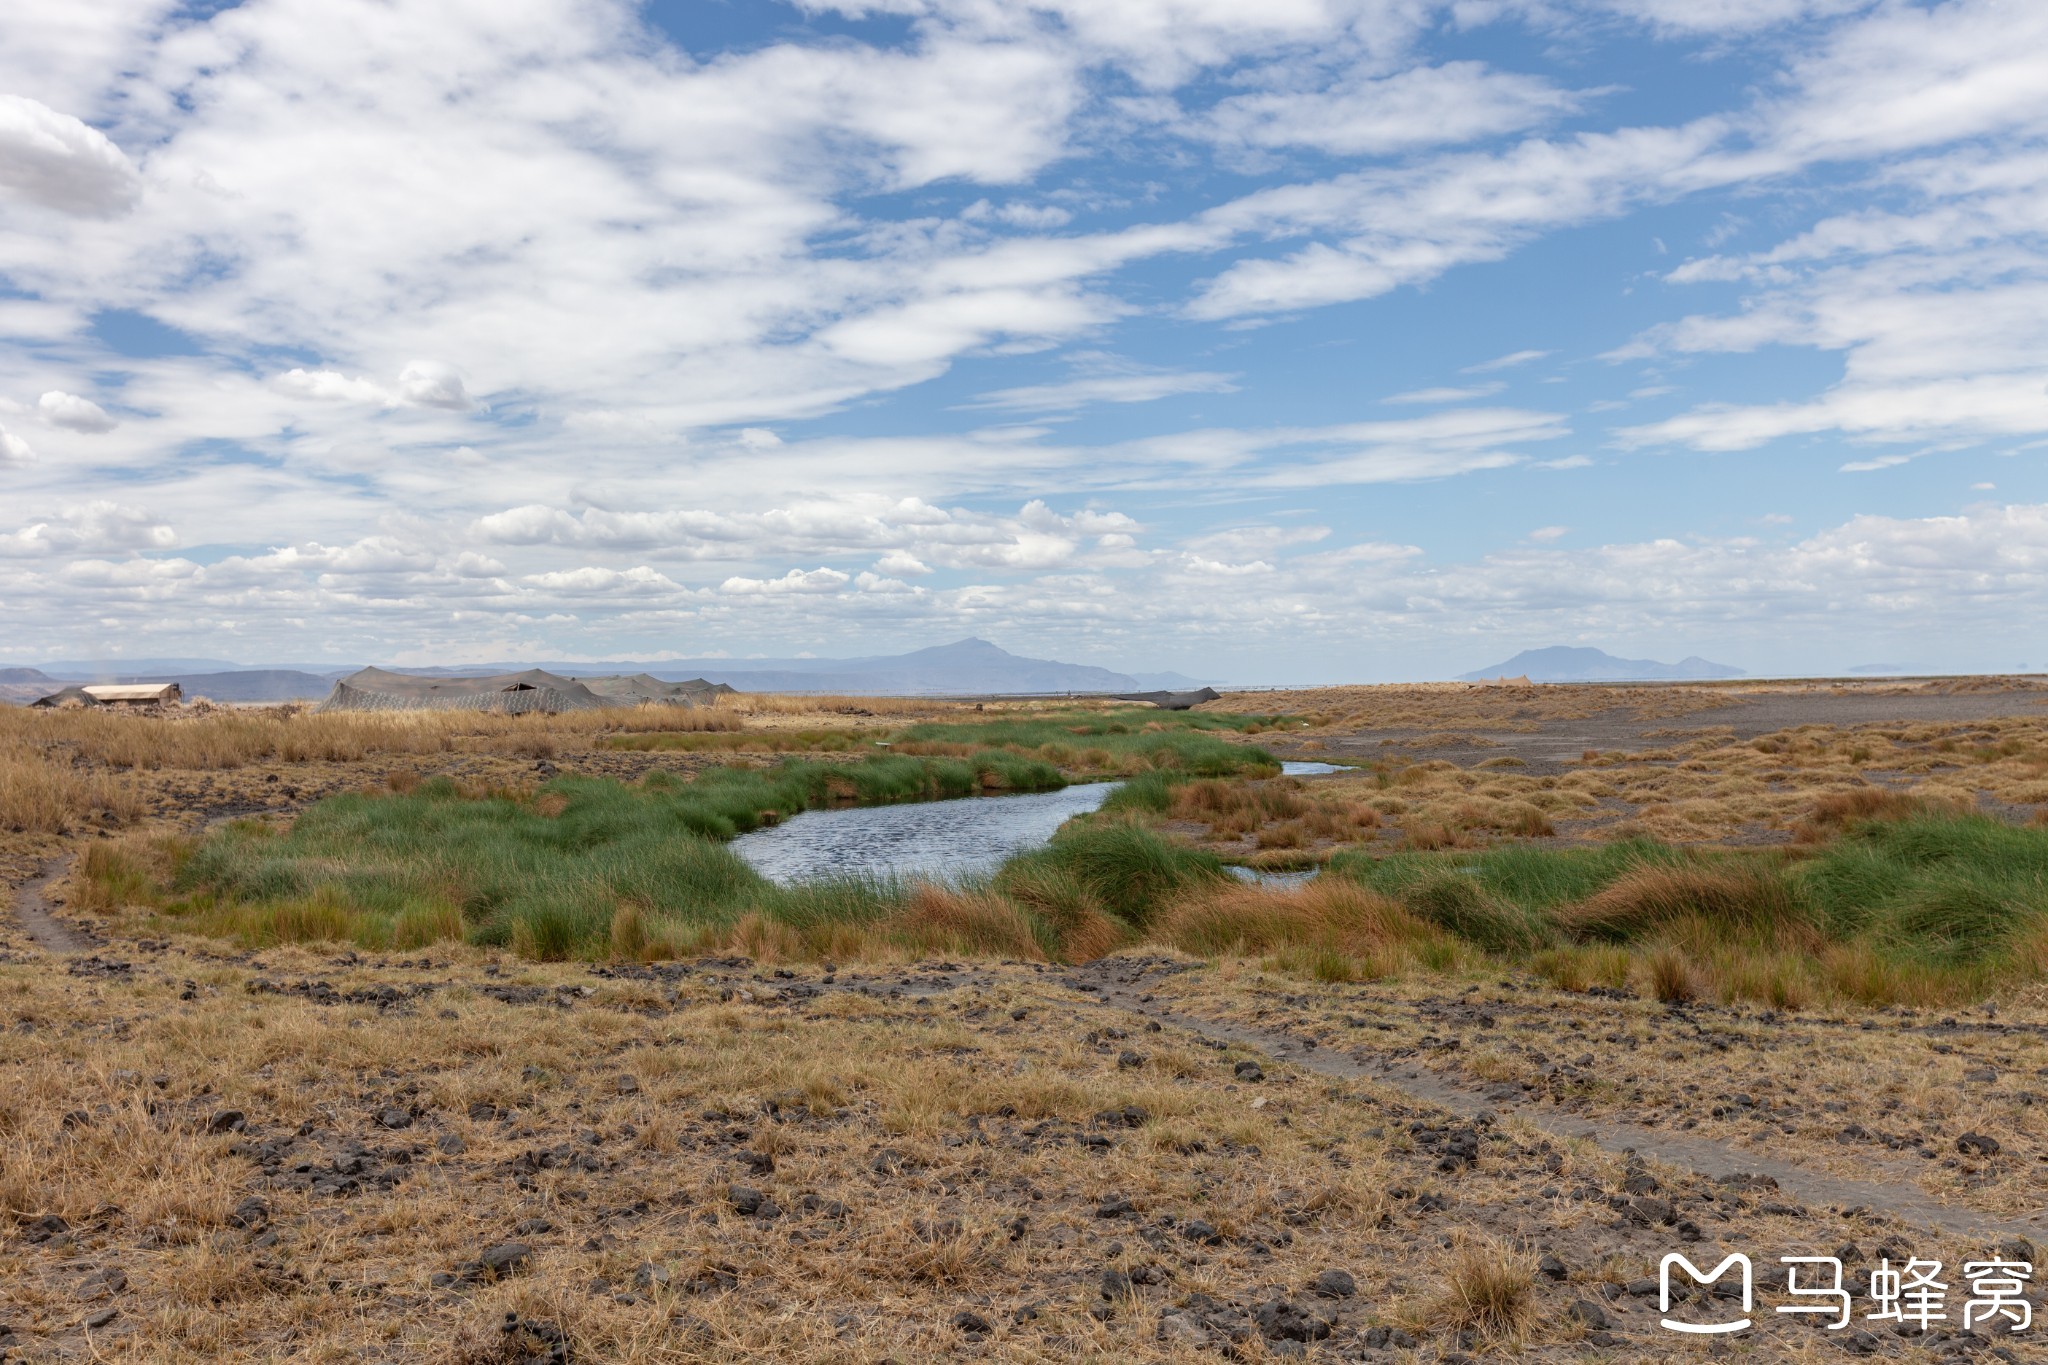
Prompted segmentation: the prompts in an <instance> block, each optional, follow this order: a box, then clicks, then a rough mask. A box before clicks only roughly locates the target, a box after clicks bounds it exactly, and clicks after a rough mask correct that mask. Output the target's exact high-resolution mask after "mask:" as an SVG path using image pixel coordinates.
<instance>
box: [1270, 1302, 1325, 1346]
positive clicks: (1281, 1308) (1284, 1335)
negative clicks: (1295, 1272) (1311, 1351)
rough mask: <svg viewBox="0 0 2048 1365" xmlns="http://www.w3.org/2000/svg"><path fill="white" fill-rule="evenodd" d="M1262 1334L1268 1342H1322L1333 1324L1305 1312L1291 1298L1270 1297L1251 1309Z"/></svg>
mask: <svg viewBox="0 0 2048 1365" xmlns="http://www.w3.org/2000/svg"><path fill="white" fill-rule="evenodd" d="M1252 1320H1253V1321H1254V1322H1256V1323H1257V1324H1258V1325H1259V1334H1260V1335H1261V1336H1263V1337H1265V1338H1266V1339H1267V1340H1268V1341H1321V1340H1322V1339H1323V1338H1324V1337H1327V1336H1328V1335H1330V1328H1331V1325H1332V1324H1331V1321H1330V1319H1328V1318H1325V1317H1321V1316H1319V1315H1317V1314H1314V1313H1311V1312H1309V1311H1307V1310H1306V1309H1304V1308H1303V1307H1302V1306H1301V1305H1300V1304H1298V1303H1296V1302H1295V1301H1294V1300H1292V1299H1283V1298H1271V1299H1267V1300H1266V1301H1265V1302H1264V1303H1262V1304H1260V1305H1259V1306H1258V1307H1257V1308H1255V1309H1253V1310H1252Z"/></svg>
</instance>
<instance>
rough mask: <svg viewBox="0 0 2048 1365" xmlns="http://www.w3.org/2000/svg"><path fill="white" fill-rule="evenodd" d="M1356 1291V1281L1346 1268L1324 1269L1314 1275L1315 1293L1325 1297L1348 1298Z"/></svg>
mask: <svg viewBox="0 0 2048 1365" xmlns="http://www.w3.org/2000/svg"><path fill="white" fill-rule="evenodd" d="M1357 1292H1358V1281H1357V1280H1355V1279H1353V1278H1352V1277H1351V1272H1350V1271H1348V1270H1334V1269H1333V1270H1325V1271H1324V1272H1323V1273H1322V1274H1320V1275H1318V1276H1316V1293H1318V1294H1320V1295H1322V1296H1323V1297H1324V1298H1326V1299H1348V1298H1350V1297H1351V1296H1352V1295H1353V1294H1356V1293H1357Z"/></svg>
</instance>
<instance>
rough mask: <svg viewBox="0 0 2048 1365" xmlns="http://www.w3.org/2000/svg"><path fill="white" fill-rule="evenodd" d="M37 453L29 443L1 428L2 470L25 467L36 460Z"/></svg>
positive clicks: (0, 463)
mask: <svg viewBox="0 0 2048 1365" xmlns="http://www.w3.org/2000/svg"><path fill="white" fill-rule="evenodd" d="M35 457H36V452H35V450H34V448H32V447H31V446H30V445H29V443H28V442H27V441H24V440H22V439H21V437H19V436H16V435H15V434H14V433H13V432H11V431H9V430H8V429H7V428H6V427H0V469H7V468H9V467H11V466H15V465H25V464H28V463H29V462H30V461H32V460H34V459H35Z"/></svg>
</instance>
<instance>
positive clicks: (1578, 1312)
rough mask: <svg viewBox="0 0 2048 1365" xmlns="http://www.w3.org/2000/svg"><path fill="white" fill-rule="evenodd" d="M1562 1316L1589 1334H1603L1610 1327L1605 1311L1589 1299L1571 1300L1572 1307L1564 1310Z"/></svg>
mask: <svg viewBox="0 0 2048 1365" xmlns="http://www.w3.org/2000/svg"><path fill="white" fill-rule="evenodd" d="M1564 1315H1565V1316H1566V1317H1567V1318H1569V1319H1571V1320H1572V1321H1573V1322H1576V1323H1578V1324H1579V1325H1580V1326H1581V1327H1584V1328H1585V1329H1586V1330H1587V1331H1589V1332H1604V1331H1606V1330H1607V1328H1608V1327H1609V1325H1610V1323H1609V1320H1608V1317H1607V1310H1606V1309H1604V1308H1602V1307H1601V1306H1600V1305H1599V1304H1597V1303H1594V1302H1593V1301H1592V1300H1591V1299H1575V1300H1573V1302H1572V1306H1571V1307H1569V1308H1567V1309H1565V1310H1564Z"/></svg>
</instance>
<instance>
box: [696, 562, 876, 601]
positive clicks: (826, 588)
mask: <svg viewBox="0 0 2048 1365" xmlns="http://www.w3.org/2000/svg"><path fill="white" fill-rule="evenodd" d="M850 581H851V577H850V575H847V574H843V573H841V572H839V570H837V569H831V568H816V569H811V570H808V571H806V570H803V569H791V570H790V571H789V572H788V573H786V574H784V575H783V576H782V577H780V578H742V577H740V576H739V575H737V574H735V575H734V576H732V577H731V578H728V579H726V580H725V581H724V582H723V583H721V584H719V585H718V590H719V591H720V592H723V593H730V594H732V595H733V596H736V597H759V596H770V595H774V594H778V593H818V592H837V591H839V590H840V589H841V588H843V587H845V586H846V585H847V583H848V582H850Z"/></svg>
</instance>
